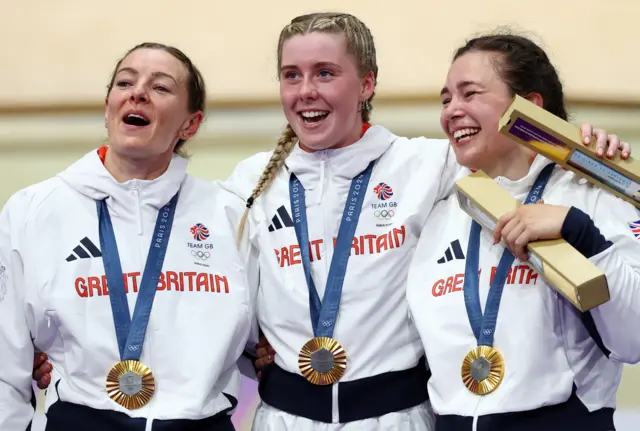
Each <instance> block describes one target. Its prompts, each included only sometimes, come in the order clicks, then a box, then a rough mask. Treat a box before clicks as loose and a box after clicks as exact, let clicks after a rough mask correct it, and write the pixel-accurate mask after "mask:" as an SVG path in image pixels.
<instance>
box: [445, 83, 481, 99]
mask: <svg viewBox="0 0 640 431" xmlns="http://www.w3.org/2000/svg"><path fill="white" fill-rule="evenodd" d="M470 85H479V84H478V83H477V82H474V81H460V82H459V83H458V84H457V85H456V87H457V88H459V89H460V88H464V87H468V86H470ZM445 93H450V91H449V89H448V88H447V87H442V90H440V96H442V95H443V94H445Z"/></svg>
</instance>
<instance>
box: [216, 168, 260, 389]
mask: <svg viewBox="0 0 640 431" xmlns="http://www.w3.org/2000/svg"><path fill="white" fill-rule="evenodd" d="M255 168H259V167H258V166H256V167H255ZM253 171H257V172H258V173H260V172H261V171H260V170H259V169H252V167H251V166H247V163H246V162H245V163H241V164H240V165H239V166H238V167H237V168H236V170H235V171H234V173H233V174H232V175H231V176H230V177H229V178H228V179H227V180H226V181H225V182H224V183H223V184H222V187H223V188H224V189H225V190H227V191H228V192H229V193H230V194H231V195H232V196H233V199H234V200H235V201H236V202H235V204H234V205H233V207H234V208H232V209H230V212H229V220H230V223H231V229H232V231H233V232H234V235H237V234H238V232H239V227H240V223H242V222H243V220H242V219H243V215H244V213H245V209H246V201H247V198H248V197H249V195H250V194H251V191H252V190H253V187H254V186H255V184H254V183H253V182H252V181H253V180H255V181H256V182H257V178H254V177H255V175H252V174H253ZM254 212H255V209H251V210H250V211H249V214H248V216H247V218H246V220H245V221H244V223H245V225H244V229H243V234H242V236H241V237H240V238H238V240H239V244H238V249H239V252H240V255H241V258H242V263H243V265H244V267H245V271H246V276H247V283H248V285H249V291H250V293H251V306H252V313H251V315H252V321H251V331H250V333H249V338H248V340H247V343H246V346H245V349H244V352H243V354H242V356H241V357H240V358H239V359H238V367H239V369H240V372H241V373H242V374H243V375H244V376H245V377H248V378H250V379H254V380H257V375H256V370H255V367H254V362H255V359H256V358H255V356H256V349H255V346H256V344H257V343H258V340H259V334H260V329H259V326H258V320H257V313H256V303H257V296H258V288H259V282H260V271H259V267H258V257H259V253H258V248H257V247H256V246H255V245H254V241H253V239H254V237H255V232H256V229H257V226H256V222H255V219H254V217H253V213H254Z"/></svg>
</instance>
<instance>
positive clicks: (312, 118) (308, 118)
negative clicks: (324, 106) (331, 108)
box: [300, 111, 329, 123]
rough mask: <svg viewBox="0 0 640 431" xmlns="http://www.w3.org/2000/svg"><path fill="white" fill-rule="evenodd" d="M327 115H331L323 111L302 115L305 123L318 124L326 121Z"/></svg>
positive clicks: (306, 112)
mask: <svg viewBox="0 0 640 431" xmlns="http://www.w3.org/2000/svg"><path fill="white" fill-rule="evenodd" d="M327 115H329V113H328V112H323V111H305V112H301V113H300V116H301V117H302V119H303V121H304V122H305V123H317V122H319V121H321V120H323V119H325V118H326V117H327Z"/></svg>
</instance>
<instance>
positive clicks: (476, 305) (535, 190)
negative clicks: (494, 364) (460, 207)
mask: <svg viewBox="0 0 640 431" xmlns="http://www.w3.org/2000/svg"><path fill="white" fill-rule="evenodd" d="M554 166H555V165H554V164H553V163H550V164H548V165H547V166H545V167H544V169H543V170H542V172H540V175H538V178H536V181H535V183H534V184H533V187H532V188H531V190H530V191H529V194H528V195H527V199H526V200H525V202H524V203H525V205H528V204H535V203H536V202H537V201H538V200H539V199H540V198H541V197H542V192H543V191H544V188H545V187H546V185H547V182H549V177H550V176H551V173H552V172H553V168H554ZM481 230H482V227H481V226H480V225H479V224H478V223H477V222H476V221H475V220H473V221H472V223H471V232H470V234H469V244H468V246H467V261H466V263H465V273H464V304H465V306H466V308H467V316H468V317H469V323H470V324H471V329H472V330H473V335H475V337H476V340H477V341H478V345H479V346H490V347H492V346H493V336H494V334H495V329H496V322H497V320H498V309H499V308H500V300H501V299H502V291H503V289H504V284H505V282H506V280H507V276H508V275H509V270H510V269H511V265H512V264H513V261H514V259H515V257H514V256H513V254H511V252H510V251H509V250H508V249H507V248H505V249H504V252H503V253H502V256H501V258H500V263H499V264H498V269H497V270H496V273H495V275H494V277H493V282H492V283H491V287H490V288H489V295H488V296H487V303H486V305H485V310H484V315H483V314H482V309H481V308H480V293H479V290H480V289H479V285H480V283H479V276H478V268H479V265H480V261H479V260H480V231H481Z"/></svg>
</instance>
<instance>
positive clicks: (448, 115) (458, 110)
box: [442, 97, 464, 121]
mask: <svg viewBox="0 0 640 431" xmlns="http://www.w3.org/2000/svg"><path fill="white" fill-rule="evenodd" d="M463 115H464V112H463V110H462V104H461V103H460V101H459V100H458V98H457V97H451V100H449V103H447V104H446V105H444V106H443V107H442V118H443V119H444V120H445V121H450V120H454V119H456V118H461V117H462V116H463Z"/></svg>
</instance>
